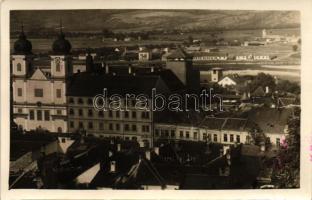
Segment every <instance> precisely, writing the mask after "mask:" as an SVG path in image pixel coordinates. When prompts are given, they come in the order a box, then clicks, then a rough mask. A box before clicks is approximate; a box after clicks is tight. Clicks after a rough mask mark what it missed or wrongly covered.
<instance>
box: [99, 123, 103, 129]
mask: <svg viewBox="0 0 312 200" xmlns="http://www.w3.org/2000/svg"><path fill="white" fill-rule="evenodd" d="M99 129H100V130H103V129H104V124H103V122H100V123H99Z"/></svg>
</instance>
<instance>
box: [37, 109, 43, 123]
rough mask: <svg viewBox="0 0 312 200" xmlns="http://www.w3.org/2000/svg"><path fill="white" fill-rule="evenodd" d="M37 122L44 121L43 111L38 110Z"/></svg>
mask: <svg viewBox="0 0 312 200" xmlns="http://www.w3.org/2000/svg"><path fill="white" fill-rule="evenodd" d="M37 120H38V121H41V120H42V111H41V110H37Z"/></svg>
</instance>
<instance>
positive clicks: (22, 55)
mask: <svg viewBox="0 0 312 200" xmlns="http://www.w3.org/2000/svg"><path fill="white" fill-rule="evenodd" d="M31 50H32V44H31V42H30V41H29V40H27V38H26V35H25V33H24V27H23V26H22V30H21V33H20V35H19V37H18V40H17V41H16V42H15V43H14V52H13V54H12V59H11V60H12V74H13V76H16V77H20V78H22V77H23V78H26V77H27V76H28V75H29V73H30V71H31V64H32V60H33V55H32V52H31Z"/></svg>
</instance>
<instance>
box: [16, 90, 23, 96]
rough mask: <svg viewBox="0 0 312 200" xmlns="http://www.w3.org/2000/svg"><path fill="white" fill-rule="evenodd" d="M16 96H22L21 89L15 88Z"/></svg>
mask: <svg viewBox="0 0 312 200" xmlns="http://www.w3.org/2000/svg"><path fill="white" fill-rule="evenodd" d="M17 96H19V97H21V96H23V90H22V88H17Z"/></svg>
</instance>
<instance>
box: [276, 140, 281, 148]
mask: <svg viewBox="0 0 312 200" xmlns="http://www.w3.org/2000/svg"><path fill="white" fill-rule="evenodd" d="M280 144H281V140H280V139H279V138H276V146H278V147H279V146H280Z"/></svg>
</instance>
